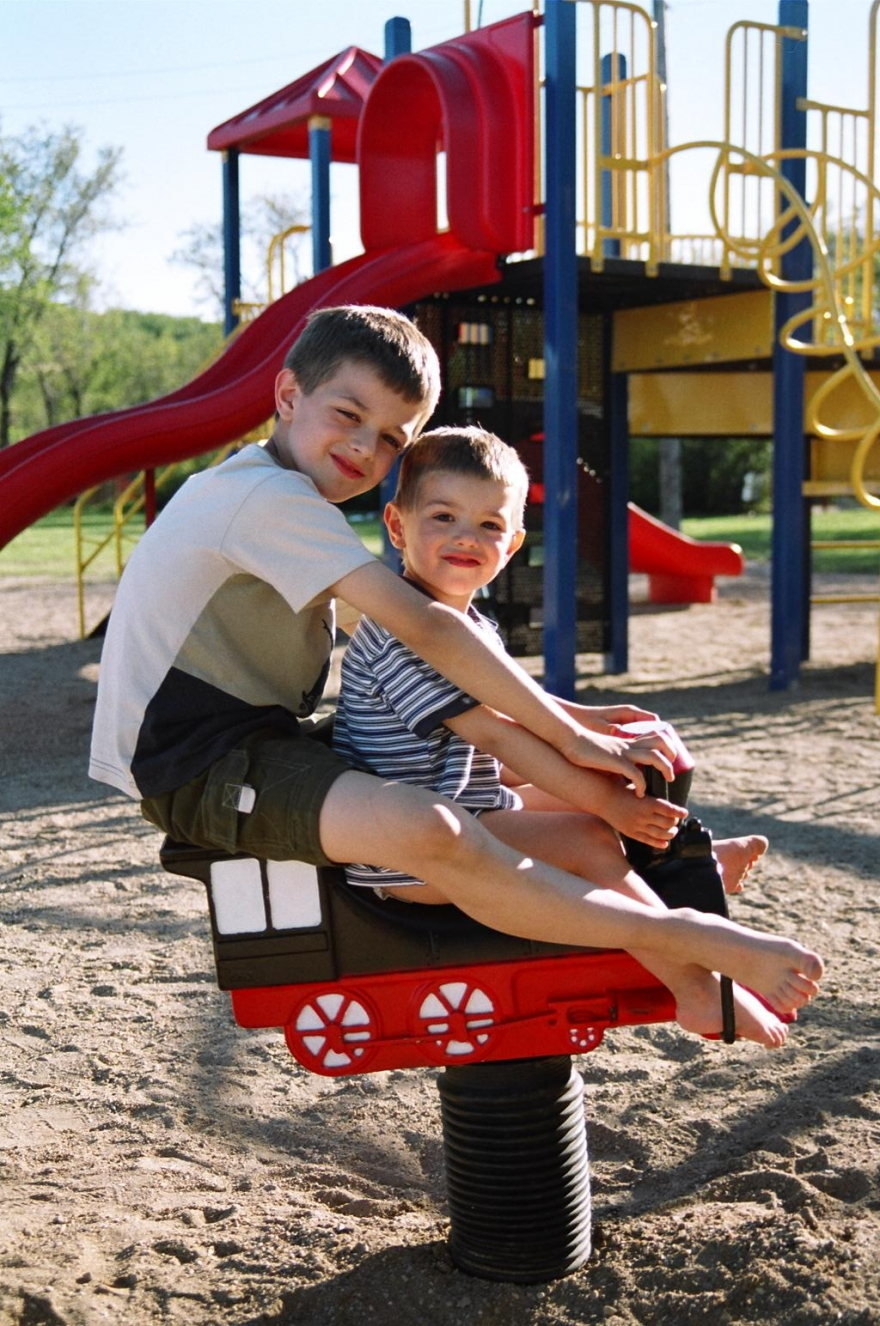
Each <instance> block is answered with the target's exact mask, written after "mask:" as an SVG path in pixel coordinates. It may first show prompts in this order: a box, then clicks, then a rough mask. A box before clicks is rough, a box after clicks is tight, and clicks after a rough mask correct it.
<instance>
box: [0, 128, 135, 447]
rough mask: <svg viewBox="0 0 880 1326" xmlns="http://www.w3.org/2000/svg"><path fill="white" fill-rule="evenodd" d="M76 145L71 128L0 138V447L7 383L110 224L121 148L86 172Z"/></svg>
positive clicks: (105, 152)
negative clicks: (83, 259) (86, 253)
mask: <svg viewBox="0 0 880 1326" xmlns="http://www.w3.org/2000/svg"><path fill="white" fill-rule="evenodd" d="M82 150H83V145H82V139H81V135H80V131H78V130H77V129H75V128H72V127H67V128H65V129H63V130H61V132H60V133H52V132H48V131H46V130H43V129H38V128H31V129H28V130H27V131H26V132H25V133H24V134H23V135H21V136H20V137H18V138H4V137H2V136H0V448H3V447H6V446H8V445H9V443H10V440H11V430H12V394H13V389H14V387H15V381H16V377H17V376H18V372H19V369H20V367H21V363H22V359H23V357H24V356H25V354H27V353H28V351H29V349H30V348H31V345H32V343H33V340H34V337H35V335H36V332H37V329H38V327H39V326H40V323H41V322H42V320H43V318H44V317H45V316H46V313H47V311H48V310H49V308H50V307H51V306H52V303H53V301H57V300H59V299H61V300H63V299H64V298H67V297H70V296H71V295H73V293H74V292H75V290H76V288H77V285H78V284H79V283H81V282H82V280H83V277H84V276H86V275H87V273H86V271H85V269H84V267H83V266H82V265H81V264H80V263H79V262H78V260H79V259H80V258H81V257H82V255H83V253H84V250H85V249H86V248H87V245H88V243H89V241H90V240H92V239H93V238H94V237H95V236H96V235H98V234H101V233H102V232H104V231H107V230H109V229H112V228H115V226H116V223H115V222H114V221H113V219H112V218H111V216H110V214H109V212H108V210H107V202H108V199H109V198H110V196H111V194H112V193H113V191H114V190H115V188H116V186H117V184H118V183H119V179H120V175H119V163H120V159H121V155H122V154H121V149H119V148H111V147H105V148H102V149H101V150H100V151H99V152H98V156H97V164H96V166H95V168H94V169H93V170H92V171H88V170H85V169H83V166H82V162H81V158H82Z"/></svg>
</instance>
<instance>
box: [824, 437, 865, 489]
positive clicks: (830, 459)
mask: <svg viewBox="0 0 880 1326" xmlns="http://www.w3.org/2000/svg"><path fill="white" fill-rule="evenodd" d="M855 450H856V443H855V442H830V441H829V440H828V438H826V437H813V438H810V477H811V479H814V480H815V481H816V482H817V483H827V482H829V481H830V482H832V483H833V482H834V481H835V480H836V481H838V482H841V483H849V474H850V470H851V468H852V462H853V456H854V455H855ZM865 478H866V479H880V442H877V443H876V445H875V446H873V447H872V448H871V450H870V452H869V453H868V459H867V461H866V462H865Z"/></svg>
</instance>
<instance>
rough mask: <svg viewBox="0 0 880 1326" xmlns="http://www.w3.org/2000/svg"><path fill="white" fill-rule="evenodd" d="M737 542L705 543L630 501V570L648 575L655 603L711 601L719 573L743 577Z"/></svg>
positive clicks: (649, 589) (741, 555) (652, 599)
mask: <svg viewBox="0 0 880 1326" xmlns="http://www.w3.org/2000/svg"><path fill="white" fill-rule="evenodd" d="M744 565H745V563H744V561H743V554H742V549H741V548H740V547H739V545H738V544H736V543H704V542H703V541H702V540H700V539H692V538H690V537H689V536H688V535H687V534H679V533H678V531H677V530H674V529H670V527H669V526H668V525H664V524H663V521H662V520H656V519H655V518H654V516H649V515H648V513H647V511H643V510H642V509H641V507H638V506H636V505H635V504H634V503H633V502H630V504H629V569H630V571H637V572H641V573H642V574H647V576H648V596H649V598H650V600H651V602H652V603H711V602H712V601H713V599H714V598H715V577H716V576H741V575H742V573H743V567H744Z"/></svg>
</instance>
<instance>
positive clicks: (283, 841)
mask: <svg viewBox="0 0 880 1326" xmlns="http://www.w3.org/2000/svg"><path fill="white" fill-rule="evenodd" d="M350 772H351V765H349V764H346V762H345V760H343V759H342V757H341V756H339V755H337V754H336V752H335V751H333V750H331V748H330V747H329V746H328V745H326V744H325V743H324V742H323V741H321V740H320V739H317V738H313V737H306V736H293V735H289V734H282V735H279V734H278V733H277V731H269V730H260V731H257V732H251V733H248V735H247V736H246V737H243V738H242V739H241V740H240V741H239V742H238V743H237V744H236V746H235V748H234V749H233V750H230V751H228V752H227V753H226V755H223V756H222V757H221V758H220V759H219V760H217V761H216V763H214V764H212V765H211V766H210V768H208V769H206V770H205V772H204V773H202V774H199V776H198V777H197V778H193V779H192V781H191V782H189V783H184V784H183V785H182V786H181V787H178V788H175V789H174V791H172V792H164V793H163V794H162V795H161V796H157V797H148V798H146V799H145V800H143V801H142V802H141V814H142V815H143V817H144V819H146V820H149V821H150V823H151V824H155V825H156V826H157V827H158V828H160V829H161V830H162V831H163V833H167V834H168V836H169V837H171V838H174V839H175V840H176V841H178V842H185V843H193V844H194V845H195V846H196V847H206V848H213V849H215V850H218V851H222V852H229V853H230V854H232V853H235V852H244V853H246V854H247V855H248V856H257V857H263V858H265V859H266V860H269V861H291V860H294V861H307V862H309V863H310V864H311V865H316V866H327V865H333V864H334V863H333V862H332V861H330V860H329V858H328V857H327V856H326V855H325V853H324V852H323V850H322V848H321V842H320V837H319V834H318V818H319V816H320V813H321V806H322V805H323V803H324V798H325V796H326V795H327V793H328V791H329V790H330V788H331V786H332V785H333V783H335V781H336V779H337V778H338V777H339V776H340V774H344V773H350Z"/></svg>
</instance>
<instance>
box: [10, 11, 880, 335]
mask: <svg viewBox="0 0 880 1326" xmlns="http://www.w3.org/2000/svg"><path fill="white" fill-rule="evenodd" d="M527 7H528V0H519V2H518V3H517V2H516V0H513V2H511V0H482V3H480V0H471V6H470V8H471V14H472V20H473V21H474V22H476V21H477V18H478V15H480V14H481V17H482V22H483V24H487V23H491V22H495V21H497V20H498V19H501V18H505V17H507V16H509V15H511V14H515V13H518V12H521V10H523V9H524V8H527ZM644 7H645V8H646V9H647V10H648V11H649V12H653V0H644ZM586 9H587V6H581V13H582V14H583V13H584V11H585V10H586ZM869 12H870V0H811V3H810V5H809V15H810V17H809V26H810V46H809V51H810V55H809V79H810V95H811V96H812V97H813V98H816V99H819V100H821V101H824V102H830V103H833V104H836V105H845V106H855V107H864V106H865V105H866V104H867V53H866V52H867V35H868V18H869ZM464 13H465V5H464V3H463V0H400V3H399V5H398V6H397V7H396V8H395V0H323V2H320V0H247V3H242V0H0V132H2V133H3V134H4V135H11V136H14V135H16V134H18V133H21V132H22V131H23V130H24V129H25V128H26V127H28V126H31V125H42V126H45V127H46V128H48V129H50V130H58V129H60V128H62V127H63V126H65V125H74V126H76V127H78V128H79V129H80V130H81V131H82V134H83V139H84V143H85V145H86V149H87V152H86V156H87V160H89V159H92V154H94V152H95V151H96V150H97V149H98V148H100V147H103V146H113V147H121V148H122V149H123V160H122V171H123V175H124V183H123V185H122V187H121V188H120V190H119V192H118V195H117V196H116V199H115V202H114V205H113V207H114V212H115V215H116V217H117V218H118V219H119V220H120V221H124V222H125V226H124V229H122V230H120V231H119V232H118V233H112V234H108V235H106V236H104V237H103V238H102V239H101V241H100V247H99V249H98V250H97V251H96V253H95V256H94V266H95V268H96V270H97V273H98V275H99V277H100V282H101V286H100V302H101V303H102V304H103V305H104V306H118V307H125V308H135V309H141V310H144V311H151V312H164V313H171V314H176V315H188V314H195V315H197V316H202V317H207V316H211V315H212V310H211V309H210V308H209V307H208V306H206V305H205V304H204V303H200V302H199V301H198V298H197V294H196V290H195V274H194V273H193V272H192V271H191V270H190V269H188V268H186V267H185V266H181V265H180V264H177V263H174V262H172V261H171V255H172V253H173V252H174V251H175V249H177V248H179V247H180V245H181V243H182V236H183V234H184V232H185V231H186V230H187V229H188V228H189V227H190V226H192V225H193V224H197V223H205V224H208V223H212V222H215V221H217V220H218V219H219V217H220V215H221V213H222V195H221V166H220V154H219V153H216V152H209V151H208V150H207V147H206V139H207V135H208V133H209V131H210V130H211V129H212V128H214V127H215V126H216V125H218V124H221V123H222V122H223V121H225V120H227V119H229V118H230V117H231V116H233V115H235V114H237V113H238V112H240V111H242V110H244V109H245V108H246V107H248V106H251V105H253V104H254V103H255V102H257V101H260V100H262V99H263V98H264V97H266V96H267V95H269V93H271V92H273V91H275V90H277V89H278V88H281V87H283V86H284V85H285V84H287V83H290V82H292V81H293V80H294V79H296V78H298V77H299V76H300V75H302V74H303V73H306V72H307V71H308V70H310V69H312V68H314V67H315V66H317V65H318V64H320V63H321V62H322V61H323V60H325V59H327V58H329V57H330V56H333V55H335V54H337V53H338V52H339V51H342V50H344V49H345V48H346V47H347V46H350V45H358V46H361V47H363V48H365V49H366V50H369V51H372V52H374V53H375V54H377V55H381V54H382V51H383V45H384V25H385V21H386V20H387V19H388V18H390V17H392V16H393V15H395V14H397V15H402V16H404V17H406V18H408V19H409V20H410V22H411V24H412V29H413V49H415V50H418V49H420V48H422V47H425V46H430V45H434V44H436V43H437V42H441V41H444V40H446V39H448V38H450V37H454V36H457V35H459V34H460V33H461V32H463V31H464ZM777 13H778V5H777V0H670V3H669V4H667V8H666V43H667V72H668V82H669V119H670V141H671V142H672V143H677V142H683V141H686V140H688V139H691V138H693V137H695V136H699V137H706V136H709V137H718V136H720V134H721V128H722V93H721V86H722V79H723V52H724V39H725V34H726V31H727V29H728V27H729V26H730V24H731V23H733V22H735V21H737V20H740V19H752V20H756V21H759V22H765V23H774V22H776V21H777ZM355 172H356V167H353V166H334V168H333V172H332V176H331V215H332V224H333V242H334V260H336V261H341V260H342V259H344V258H347V257H349V256H351V255H352V254H353V253H355V252H357V251H358V250H359V247H360V245H359V239H358V233H357V204H356V176H355ZM698 191H699V189H698V187H697V186H696V185H695V184H694V183H693V182H692V181H687V180H684V179H683V180H682V185H681V188H680V190H679V191H678V193H677V195H674V197H673V222H674V225H675V227H676V228H677V229H678V230H687V229H689V228H691V227H690V226H689V225H688V221H689V219H690V218H689V216H688V213H689V211H690V210H691V209H692V208H696V207H697V206H698V204H697V203H696V202H695V201H694V199H695V197H696V194H697V192H698ZM241 192H242V198H243V199H244V198H246V197H248V196H250V195H253V194H259V193H265V192H271V193H293V194H298V195H299V196H300V197H301V199H302V201H303V204H304V205H306V206H307V205H308V196H309V181H308V163H306V162H291V161H278V160H273V159H269V158H267V159H261V158H259V157H244V158H242V163H241Z"/></svg>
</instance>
